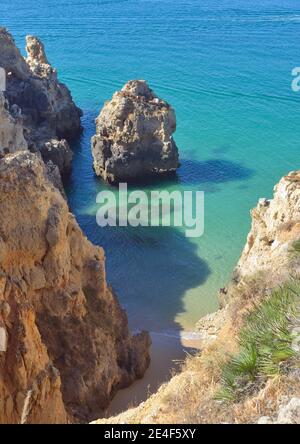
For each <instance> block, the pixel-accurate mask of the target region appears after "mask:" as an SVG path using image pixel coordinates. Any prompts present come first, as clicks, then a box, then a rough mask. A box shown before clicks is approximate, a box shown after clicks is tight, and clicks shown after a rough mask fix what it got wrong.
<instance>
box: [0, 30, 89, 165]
mask: <svg viewBox="0 0 300 444" xmlns="http://www.w3.org/2000/svg"><path fill="white" fill-rule="evenodd" d="M26 41H27V46H26V51H27V55H28V57H27V59H24V58H23V56H22V55H21V53H20V51H19V50H18V48H17V47H16V45H15V42H14V40H13V38H12V36H11V35H10V34H9V33H8V32H7V31H6V30H5V29H3V28H0V66H1V67H2V68H4V69H5V71H6V91H5V92H4V96H5V98H6V112H7V113H9V114H10V116H11V117H10V118H11V119H15V120H16V121H17V126H18V128H19V129H20V128H21V127H23V131H21V130H19V132H20V131H21V132H22V133H23V136H21V135H19V137H18V138H16V139H15V140H14V141H13V142H14V143H11V144H10V143H9V142H11V141H10V140H6V138H5V137H4V136H3V135H1V134H0V150H1V151H2V152H4V153H6V152H13V151H15V150H19V149H24V139H25V140H26V144H27V147H28V148H29V150H30V151H32V152H38V151H39V152H41V154H42V156H43V158H44V160H45V161H46V162H47V161H49V159H50V160H51V161H52V162H53V163H54V164H55V165H57V166H58V167H59V169H60V172H61V173H66V172H67V171H68V170H69V169H70V167H71V160H72V151H71V150H70V147H69V145H68V142H67V141H66V140H64V139H67V140H69V139H71V138H72V137H75V136H76V135H78V134H79V133H80V131H81V125H80V116H81V111H80V110H79V109H78V108H77V107H76V105H75V104H74V102H73V100H72V97H71V94H70V92H69V90H68V88H67V87H66V86H65V85H63V84H62V83H60V82H59V81H58V78H57V73H56V71H55V70H54V69H53V68H52V67H51V65H50V64H49V62H48V60H47V57H46V54H45V50H44V46H43V44H42V42H40V41H39V40H38V39H37V38H36V37H32V36H28V37H27V38H26ZM0 108H1V103H0Z"/></svg>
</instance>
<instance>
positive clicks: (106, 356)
mask: <svg viewBox="0 0 300 444" xmlns="http://www.w3.org/2000/svg"><path fill="white" fill-rule="evenodd" d="M22 69H25V68H22ZM22 69H21V68H20V72H22ZM0 207H1V211H0V423H21V422H23V423H61V422H67V421H88V420H91V419H93V418H96V417H99V415H101V411H102V409H103V408H106V407H107V405H108V403H109V401H110V399H111V397H112V396H113V394H114V393H115V392H116V390H117V389H120V388H122V387H125V386H127V385H129V384H130V383H131V382H132V381H134V380H135V379H136V378H140V377H142V376H143V374H144V372H145V370H146V368H147V366H148V364H149V345H150V339H149V336H148V334H147V333H145V332H143V333H141V334H138V335H136V336H132V335H131V334H130V332H129V330H128V325H127V317H126V314H125V312H124V311H123V310H122V308H121V307H120V305H119V303H118V301H117V299H116V297H115V296H114V294H113V292H112V290H111V289H110V288H109V287H108V285H107V282H106V276H105V258H104V252H103V250H102V248H100V247H95V246H93V245H92V244H91V243H90V242H89V241H88V240H87V239H86V238H85V237H84V235H83V233H82V232H81V230H80V228H79V226H78V225H77V223H76V221H75V218H74V216H73V215H72V214H71V213H70V212H69V210H68V206H67V204H66V202H65V200H64V199H63V197H62V195H61V193H60V192H59V191H58V190H57V188H56V187H55V186H53V185H52V183H51V182H50V181H49V180H48V177H47V174H46V171H45V165H44V163H43V162H42V160H41V159H40V158H39V157H38V156H37V155H36V154H32V153H29V152H28V151H27V152H26V151H25V152H17V153H14V154H8V155H6V156H5V157H4V158H2V159H1V160H0Z"/></svg>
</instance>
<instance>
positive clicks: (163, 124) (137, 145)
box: [92, 80, 179, 183]
mask: <svg viewBox="0 0 300 444" xmlns="http://www.w3.org/2000/svg"><path fill="white" fill-rule="evenodd" d="M175 130H176V117H175V112H174V110H173V108H172V107H171V106H170V105H169V104H168V103H167V102H165V101H163V100H162V99H160V98H159V97H157V96H156V95H155V94H154V92H153V91H152V90H151V89H150V88H149V86H148V85H147V83H146V82H145V81H144V80H133V81H130V82H128V83H127V84H126V85H125V86H124V87H123V88H122V89H121V91H118V92H116V93H115V94H114V95H113V98H112V100H111V101H109V102H107V103H106V104H105V105H104V108H103V109H102V111H101V112H100V115H99V117H98V118H97V119H96V135H95V136H94V137H93V138H92V152H93V157H94V169H95V172H96V174H97V175H98V176H100V177H102V178H103V179H104V180H106V181H108V182H111V183H115V182H116V183H118V182H121V181H126V182H130V181H135V180H139V179H141V180H143V179H144V178H145V177H146V176H152V175H161V174H170V173H174V172H175V171H176V169H177V168H178V166H179V160H178V157H179V156H178V149H177V146H176V144H175V141H174V139H173V137H172V135H173V133H174V132H175Z"/></svg>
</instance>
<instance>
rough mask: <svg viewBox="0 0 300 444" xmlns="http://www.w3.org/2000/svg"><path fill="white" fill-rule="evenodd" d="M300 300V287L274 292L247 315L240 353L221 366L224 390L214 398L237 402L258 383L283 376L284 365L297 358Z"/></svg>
mask: <svg viewBox="0 0 300 444" xmlns="http://www.w3.org/2000/svg"><path fill="white" fill-rule="evenodd" d="M299 300H300V283H299V282H298V281H297V282H292V283H291V284H289V285H285V286H283V287H280V288H279V289H277V290H274V291H273V292H272V294H271V296H270V297H269V298H268V299H266V300H265V301H264V302H263V303H262V304H261V305H260V306H258V307H256V308H255V309H254V311H253V312H251V313H250V314H249V315H248V318H247V320H246V325H245V327H244V329H243V330H242V331H241V332H240V335H239V345H240V352H239V353H238V354H237V355H234V356H231V357H230V359H229V361H227V362H226V363H225V364H223V365H222V377H221V385H222V387H221V389H220V391H219V392H218V393H217V395H216V396H215V398H216V399H218V400H222V401H235V400H237V399H238V397H239V396H240V395H241V394H243V392H245V391H246V390H248V389H249V387H250V386H251V385H252V386H255V384H256V383H257V381H258V379H262V378H266V377H271V376H275V375H278V374H280V373H281V369H282V364H283V362H285V361H287V360H288V359H290V358H292V357H294V356H295V352H294V350H293V349H292V341H293V334H292V326H293V324H294V323H295V320H296V317H297V313H298V303H299Z"/></svg>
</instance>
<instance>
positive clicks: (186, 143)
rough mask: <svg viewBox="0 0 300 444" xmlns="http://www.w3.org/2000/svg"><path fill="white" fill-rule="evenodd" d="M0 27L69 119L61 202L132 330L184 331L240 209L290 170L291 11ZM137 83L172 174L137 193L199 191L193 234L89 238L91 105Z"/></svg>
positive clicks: (192, 9)
mask: <svg viewBox="0 0 300 444" xmlns="http://www.w3.org/2000/svg"><path fill="white" fill-rule="evenodd" d="M1 24H2V25H3V26H5V27H7V28H8V30H9V31H10V32H11V33H12V34H13V35H14V37H15V39H16V42H17V44H18V45H19V47H20V48H22V50H23V48H24V46H25V42H24V37H25V35H26V34H34V35H37V36H39V37H40V38H41V39H42V41H43V42H44V44H45V46H46V51H47V55H48V58H49V60H50V62H51V63H52V64H53V66H55V67H56V68H57V70H58V74H59V78H60V79H61V80H62V81H63V82H65V83H66V84H67V85H68V87H69V88H70V90H71V91H72V94H73V97H74V100H75V101H76V103H77V104H78V105H79V106H80V107H81V108H82V109H83V111H84V116H83V119H82V122H83V126H84V132H83V135H82V137H81V139H80V140H79V141H78V142H77V143H75V144H74V146H73V149H74V153H75V157H74V165H73V172H72V175H71V177H70V179H69V181H68V183H67V194H68V199H69V203H70V207H71V209H72V211H73V212H74V213H75V215H76V218H77V220H78V222H79V224H80V226H81V228H82V229H83V231H84V232H85V234H86V235H87V236H88V238H89V239H90V240H91V241H92V242H94V243H96V244H99V245H101V246H103V247H104V249H105V252H106V260H107V278H108V281H109V282H110V283H111V285H112V286H113V288H114V289H115V291H116V293H117V295H118V296H119V299H120V301H121V303H122V305H123V306H124V307H125V308H126V310H127V312H128V316H129V320H130V325H131V327H132V329H134V330H136V329H141V328H143V329H148V330H150V331H152V332H156V333H161V334H173V333H174V332H178V331H179V330H181V331H186V332H189V331H192V329H193V327H194V325H195V323H196V322H197V320H198V319H199V318H200V317H201V316H203V315H205V314H207V313H210V312H212V311H214V310H216V309H217V307H218V298H217V293H218V289H219V288H220V287H223V286H224V285H226V283H227V282H228V280H229V279H230V275H231V273H232V270H233V268H234V266H235V264H236V263H237V260H238V258H239V256H240V253H241V250H242V248H243V245H244V244H245V240H246V236H247V232H248V231H249V228H250V222H251V220H250V209H251V208H252V207H254V206H255V205H256V202H257V200H258V198H260V197H271V196H272V189H273V186H274V185H275V184H276V183H277V182H278V180H279V179H280V178H281V177H282V176H283V175H284V174H286V173H288V172H289V171H291V170H295V169H297V168H299V167H300V155H299V152H300V151H299V148H300V125H299V111H300V92H298V93H297V92H294V91H292V88H291V82H292V75H291V71H292V69H293V68H294V67H296V66H300V45H299V31H300V2H299V1H291V0H260V1H258V0H257V1H253V0H243V1H242V0H224V1H221V0H98V1H96V0H93V1H90V0H72V1H71V0H61V1H57V2H55V1H53V0H43V1H42V2H37V1H33V0H22V1H21V0H9V1H8V0H1ZM131 79H145V80H147V81H148V83H149V85H150V86H151V88H153V90H154V91H155V92H156V93H157V94H158V95H159V96H160V97H162V98H163V99H165V100H167V101H168V102H169V103H170V104H172V106H173V107H174V108H175V110H176V115H177V131H176V133H175V140H176V143H177V145H178V147H179V150H180V159H181V167H180V169H179V171H178V177H177V178H174V179H170V180H167V181H161V182H157V181H156V182H155V184H153V186H151V185H147V186H145V187H144V189H146V190H148V191H149V190H151V189H153V188H155V189H158V188H159V189H168V190H177V189H179V190H201V191H204V192H205V232H204V235H203V236H202V237H201V238H196V239H191V238H187V237H185V235H184V233H183V231H182V230H180V229H177V228H160V229H151V228H135V229H132V228H131V229H130V228H126V229H125V228H114V227H111V228H99V227H98V226H97V224H96V219H95V213H96V209H97V206H96V195H97V193H98V192H99V191H101V190H103V189H110V187H108V186H107V185H105V184H103V183H102V182H101V181H100V180H99V179H98V178H96V177H95V175H94V172H93V169H92V156H91V151H90V137H91V136H92V135H93V134H94V132H95V122H94V119H95V117H96V116H97V114H98V113H99V111H100V109H101V107H102V106H103V103H104V102H105V101H106V100H109V99H110V98H111V96H112V95H113V93H114V92H115V91H116V90H118V89H120V88H121V87H122V86H123V85H124V84H125V83H126V82H127V81H128V80H131Z"/></svg>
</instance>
